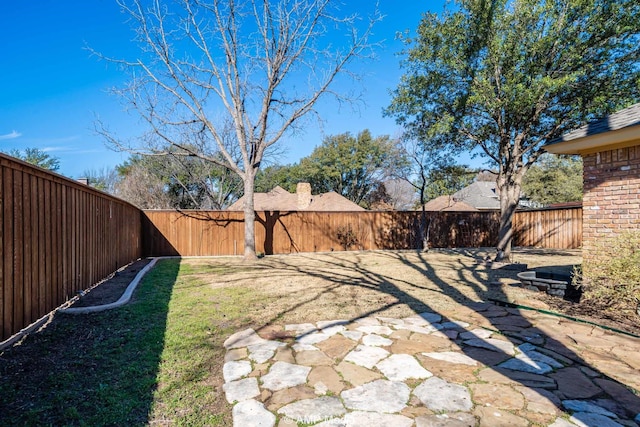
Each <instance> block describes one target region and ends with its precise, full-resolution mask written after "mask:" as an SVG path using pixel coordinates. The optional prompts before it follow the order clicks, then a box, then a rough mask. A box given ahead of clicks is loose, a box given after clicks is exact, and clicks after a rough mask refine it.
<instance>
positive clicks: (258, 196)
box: [227, 186, 365, 211]
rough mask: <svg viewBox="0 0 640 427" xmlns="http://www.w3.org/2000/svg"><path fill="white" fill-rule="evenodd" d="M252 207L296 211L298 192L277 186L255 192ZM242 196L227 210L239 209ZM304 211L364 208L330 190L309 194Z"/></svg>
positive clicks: (359, 209)
mask: <svg viewBox="0 0 640 427" xmlns="http://www.w3.org/2000/svg"><path fill="white" fill-rule="evenodd" d="M253 200H254V209H255V210H256V211H297V210H299V209H298V194H297V193H290V192H288V191H287V190H285V189H284V188H282V187H280V186H277V187H275V188H274V189H273V190H271V191H269V192H268V193H255V194H254V197H253ZM243 204H244V196H243V197H241V198H240V199H238V200H237V201H236V202H235V203H233V204H232V205H231V206H229V207H228V208H227V210H228V211H241V210H242V209H243ZM303 210H305V211H364V210H365V209H364V208H363V207H361V206H358V205H357V204H355V203H353V202H352V201H351V200H349V199H347V198H346V197H343V196H341V195H340V194H338V193H336V192H334V191H331V192H329V193H323V194H318V195H315V196H311V203H310V204H309V206H308V207H307V208H306V209H303Z"/></svg>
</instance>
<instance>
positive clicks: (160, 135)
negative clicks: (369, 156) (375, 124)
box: [98, 0, 380, 259]
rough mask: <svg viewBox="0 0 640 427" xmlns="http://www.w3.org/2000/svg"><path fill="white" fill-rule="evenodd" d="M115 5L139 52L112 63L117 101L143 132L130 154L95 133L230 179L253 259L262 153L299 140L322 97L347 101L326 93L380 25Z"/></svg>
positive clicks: (222, 3) (309, 2)
mask: <svg viewBox="0 0 640 427" xmlns="http://www.w3.org/2000/svg"><path fill="white" fill-rule="evenodd" d="M118 3H119V4H120V6H121V7H122V9H123V11H124V12H126V14H128V16H130V18H131V21H132V22H133V24H134V25H135V29H136V35H137V41H138V42H139V43H140V45H141V48H142V51H141V57H140V58H139V59H136V60H135V61H127V60H117V62H119V63H120V64H122V65H124V66H125V67H126V68H127V69H129V70H130V71H131V73H132V74H131V75H132V79H131V82H130V84H129V85H128V86H127V87H125V88H124V89H121V90H119V91H118V93H119V94H120V95H121V96H123V99H125V101H126V102H127V103H128V104H129V105H130V106H131V107H133V109H134V110H135V111H136V112H137V113H138V114H140V116H141V117H142V118H143V120H144V121H145V122H146V123H147V125H148V127H149V132H148V133H147V134H146V135H144V136H142V137H141V138H140V139H138V140H137V141H135V142H134V143H133V144H131V143H123V142H122V141H119V140H118V139H117V138H116V137H114V136H113V134H111V133H110V132H109V131H108V129H106V128H105V127H104V126H102V125H101V124H98V131H99V132H100V133H102V134H103V135H105V136H106V137H107V140H108V142H109V143H111V144H113V145H114V146H115V147H116V148H118V149H127V150H131V151H135V150H137V152H141V151H145V153H146V154H163V153H166V152H167V151H168V148H171V147H178V148H180V149H181V150H183V151H184V152H185V153H187V155H192V156H197V157H200V158H203V159H205V160H207V161H211V162H214V163H218V164H222V165H223V166H225V167H227V168H229V169H230V170H232V171H234V172H235V173H237V174H238V175H239V176H240V177H241V179H242V181H243V186H244V195H245V196H246V197H245V205H244V218H245V251H244V255H245V259H255V258H256V253H255V233H254V219H255V212H254V205H253V194H254V181H255V176H256V173H257V171H258V170H259V168H260V165H261V163H262V161H263V160H264V156H265V152H266V151H267V150H268V149H269V148H270V147H272V146H273V145H274V144H276V143H277V142H278V141H279V140H280V138H281V137H282V136H283V135H285V134H287V133H290V132H294V131H296V130H300V129H301V125H302V119H303V118H305V117H306V116H309V114H310V113H314V106H315V105H316V103H317V102H318V100H319V99H321V98H322V97H324V96H326V95H333V96H335V97H336V98H337V99H338V100H339V101H352V100H353V98H352V97H350V96H344V95H341V94H340V93H338V92H337V91H335V90H334V86H335V83H336V80H337V79H338V77H339V76H340V75H343V74H345V75H352V74H351V72H350V71H349V69H348V66H349V65H350V63H351V62H352V61H353V60H354V59H356V58H359V57H365V56H368V55H370V54H371V51H372V48H373V45H372V44H371V43H370V42H369V38H370V35H371V29H372V26H373V24H374V23H375V22H376V21H377V20H379V19H380V16H379V15H378V14H377V11H373V15H372V17H371V19H368V20H366V21H361V20H360V19H359V17H358V16H357V15H348V16H341V13H340V10H339V9H338V8H337V7H334V1H332V0H208V1H205V0H178V1H175V2H167V3H166V4H164V2H163V1H162V0H150V1H148V2H147V1H144V0H130V1H129V0H118ZM360 26H361V27H362V28H361V29H360V30H359V27H360ZM340 37H341V38H342V39H340ZM337 40H341V41H339V42H337V43H336V41H337ZM110 60H112V61H113V59H110ZM225 124H229V125H230V126H231V129H232V131H233V132H232V133H231V134H229V133H227V132H225V130H226V129H228V128H227V127H226V126H225ZM193 145H195V146H196V147H199V149H198V150H194V149H191V148H190V146H193ZM214 153H216V154H219V155H214Z"/></svg>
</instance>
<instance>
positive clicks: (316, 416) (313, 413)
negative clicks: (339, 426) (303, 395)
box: [278, 396, 347, 423]
mask: <svg viewBox="0 0 640 427" xmlns="http://www.w3.org/2000/svg"><path fill="white" fill-rule="evenodd" d="M345 412H347V411H346V410H345V409H344V406H343V405H342V402H341V401H340V399H338V398H337V397H330V396H323V397H318V398H316V399H305V400H298V401H297V402H293V403H290V404H288V405H287V406H283V407H282V408H280V409H278V413H279V414H282V415H284V416H286V417H287V418H290V419H292V420H294V421H297V422H303V423H317V422H319V421H323V420H326V419H329V418H335V417H339V416H340V415H342V414H344V413H345Z"/></svg>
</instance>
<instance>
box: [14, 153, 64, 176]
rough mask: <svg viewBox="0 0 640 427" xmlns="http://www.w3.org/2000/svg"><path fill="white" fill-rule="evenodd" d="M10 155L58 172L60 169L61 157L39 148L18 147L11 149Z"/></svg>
mask: <svg viewBox="0 0 640 427" xmlns="http://www.w3.org/2000/svg"><path fill="white" fill-rule="evenodd" d="M9 155H10V156H12V157H15V158H16V159H20V160H22V161H24V162H27V163H29V164H32V165H34V166H38V167H40V168H43V169H48V170H50V171H52V172H56V171H57V170H58V169H60V159H59V158H57V157H54V156H51V155H50V154H48V153H47V152H45V151H44V150H40V149H39V148H25V149H24V150H18V149H17V148H16V149H13V150H11V151H9Z"/></svg>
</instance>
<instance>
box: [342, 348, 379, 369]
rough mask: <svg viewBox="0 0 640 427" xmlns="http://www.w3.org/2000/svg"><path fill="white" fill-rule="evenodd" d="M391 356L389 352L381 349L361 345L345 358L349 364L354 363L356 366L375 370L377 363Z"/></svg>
mask: <svg viewBox="0 0 640 427" xmlns="http://www.w3.org/2000/svg"><path fill="white" fill-rule="evenodd" d="M388 355H389V352H388V351H387V350H385V349H383V348H380V347H371V346H368V345H359V346H357V347H356V348H355V349H354V350H353V351H351V352H350V353H349V354H347V355H346V356H345V358H344V360H346V361H347V362H353V363H355V364H356V365H360V366H364V367H365V368H369V369H371V368H373V367H374V366H376V363H378V362H379V361H381V360H382V359H384V358H385V357H387V356H388Z"/></svg>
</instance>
